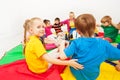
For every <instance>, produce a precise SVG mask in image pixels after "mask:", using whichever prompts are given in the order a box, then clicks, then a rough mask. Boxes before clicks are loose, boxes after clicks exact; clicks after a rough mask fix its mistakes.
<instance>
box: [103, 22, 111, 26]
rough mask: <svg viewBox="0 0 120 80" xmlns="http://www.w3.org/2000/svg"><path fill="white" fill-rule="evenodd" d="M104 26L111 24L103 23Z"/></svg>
mask: <svg viewBox="0 0 120 80" xmlns="http://www.w3.org/2000/svg"><path fill="white" fill-rule="evenodd" d="M102 25H103V26H109V25H110V24H109V23H108V22H105V23H102Z"/></svg>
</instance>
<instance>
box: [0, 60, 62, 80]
mask: <svg viewBox="0 0 120 80" xmlns="http://www.w3.org/2000/svg"><path fill="white" fill-rule="evenodd" d="M63 69H64V66H57V65H53V66H52V67H50V68H49V69H48V70H47V71H46V72H45V73H42V74H35V73H32V72H31V71H30V70H29V69H28V67H27V64H26V61H25V60H24V59H23V60H18V61H16V62H13V63H10V64H6V65H2V66H0V79H2V80H62V79H61V77H60V73H61V72H62V71H63Z"/></svg>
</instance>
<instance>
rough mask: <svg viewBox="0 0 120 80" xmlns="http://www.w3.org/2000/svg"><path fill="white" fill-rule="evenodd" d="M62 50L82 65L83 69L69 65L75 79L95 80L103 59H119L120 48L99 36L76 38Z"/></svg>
mask: <svg viewBox="0 0 120 80" xmlns="http://www.w3.org/2000/svg"><path fill="white" fill-rule="evenodd" d="M64 52H65V54H66V56H67V57H71V56H72V59H78V63H80V64H82V65H84V69H83V70H75V69H74V68H72V67H70V69H71V72H72V73H73V75H74V76H75V78H76V79H77V80H95V79H96V78H97V77H98V75H99V67H100V64H101V63H102V62H103V61H105V60H107V59H110V60H119V59H120V50H119V49H117V48H115V47H113V46H112V45H111V44H110V43H109V42H108V41H105V40H102V39H100V38H78V39H76V40H73V41H72V43H71V44H70V46H69V47H67V48H66V49H65V50H64Z"/></svg>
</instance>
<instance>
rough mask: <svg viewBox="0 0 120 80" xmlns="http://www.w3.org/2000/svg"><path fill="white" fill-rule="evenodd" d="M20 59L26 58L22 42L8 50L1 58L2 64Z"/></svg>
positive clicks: (0, 63) (0, 62)
mask: <svg viewBox="0 0 120 80" xmlns="http://www.w3.org/2000/svg"><path fill="white" fill-rule="evenodd" d="M20 59H24V54H23V46H22V44H19V45H17V46H16V47H14V48H13V49H11V50H9V51H7V52H6V53H5V55H4V56H3V57H2V58H1V59H0V65H3V64H8V63H11V62H14V61H16V60H20Z"/></svg>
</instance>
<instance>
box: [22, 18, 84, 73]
mask: <svg viewBox="0 0 120 80" xmlns="http://www.w3.org/2000/svg"><path fill="white" fill-rule="evenodd" d="M43 25H44V24H43V21H42V20H41V19H40V18H37V17H35V18H31V19H29V20H26V21H25V23H24V43H25V46H24V53H25V59H26V63H27V65H28V68H29V70H30V71H32V72H33V73H37V74H40V73H44V72H46V71H47V70H48V68H49V66H48V63H52V64H58V65H69V66H71V67H73V68H75V69H82V68H83V66H82V65H80V64H78V63H77V62H76V60H59V59H55V58H52V57H50V56H49V55H48V54H47V52H46V50H45V48H44V46H43V44H42V42H41V41H40V40H39V37H41V36H43V35H44V26H43ZM27 32H28V33H29V36H28V38H27V39H26V33H27Z"/></svg>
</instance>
